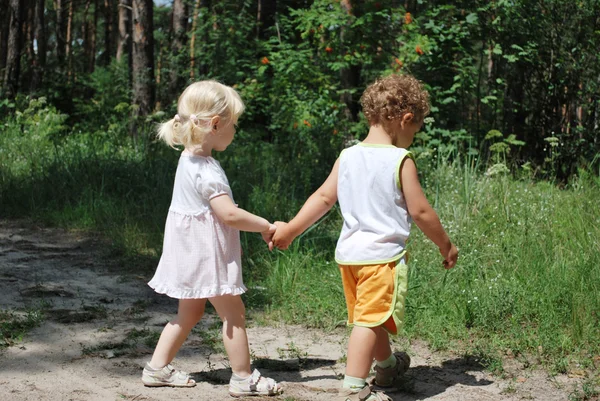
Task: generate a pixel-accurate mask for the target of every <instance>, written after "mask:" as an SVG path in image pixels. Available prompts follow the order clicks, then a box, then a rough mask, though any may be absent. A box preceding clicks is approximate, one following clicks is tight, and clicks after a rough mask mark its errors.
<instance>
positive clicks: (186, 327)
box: [150, 299, 206, 369]
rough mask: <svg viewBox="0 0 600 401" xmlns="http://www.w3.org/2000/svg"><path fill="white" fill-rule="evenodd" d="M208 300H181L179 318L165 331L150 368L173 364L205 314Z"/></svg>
mask: <svg viewBox="0 0 600 401" xmlns="http://www.w3.org/2000/svg"><path fill="white" fill-rule="evenodd" d="M205 305H206V299H180V300H179V307H178V310H177V316H176V317H175V319H173V320H171V321H170V322H169V323H167V325H166V326H165V328H164V329H163V332H162V334H161V335H160V339H159V340H158V344H156V349H155V350H154V354H153V355H152V360H151V361H150V367H151V368H153V369H160V368H162V367H164V366H166V365H167V364H169V363H171V361H172V360H173V358H175V354H177V351H179V348H181V345H182V344H183V342H184V341H185V339H186V338H187V336H188V335H189V334H190V331H191V330H192V328H193V327H194V326H195V325H196V323H198V322H199V321H200V319H201V318H202V315H203V314H204V306H205Z"/></svg>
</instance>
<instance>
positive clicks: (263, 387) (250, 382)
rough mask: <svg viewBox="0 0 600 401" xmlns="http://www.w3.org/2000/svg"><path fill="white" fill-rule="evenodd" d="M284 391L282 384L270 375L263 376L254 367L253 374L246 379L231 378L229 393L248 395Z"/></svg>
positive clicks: (272, 393)
mask: <svg viewBox="0 0 600 401" xmlns="http://www.w3.org/2000/svg"><path fill="white" fill-rule="evenodd" d="M282 392H283V389H282V387H281V384H279V383H277V382H276V381H275V380H273V379H271V378H270V377H263V376H261V374H260V372H259V371H258V370H256V369H254V372H252V375H251V376H250V377H248V378H247V379H245V380H239V381H238V380H233V378H232V379H231V380H229V395H231V396H232V397H247V396H254V395H267V396H268V395H278V394H281V393H282Z"/></svg>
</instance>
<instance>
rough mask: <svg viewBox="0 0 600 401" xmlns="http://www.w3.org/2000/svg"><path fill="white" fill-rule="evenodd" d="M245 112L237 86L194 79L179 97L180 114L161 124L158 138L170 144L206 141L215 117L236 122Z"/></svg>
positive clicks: (193, 144)
mask: <svg viewBox="0 0 600 401" xmlns="http://www.w3.org/2000/svg"><path fill="white" fill-rule="evenodd" d="M243 112H244V102H242V99H241V98H240V95H239V94H238V93H237V92H236V91H235V89H233V88H231V87H229V86H227V85H223V84H221V83H219V82H217V81H213V80H207V81H199V82H195V83H193V84H191V85H189V86H188V87H187V88H185V90H184V91H183V93H182V94H181V96H179V100H178V101H177V114H176V115H175V116H174V117H173V118H172V119H170V120H169V121H167V122H164V123H162V124H160V127H159V128H158V138H159V139H161V140H163V141H165V143H166V144H167V145H169V146H171V147H175V146H177V145H183V146H184V147H186V148H191V147H193V146H195V145H200V144H202V143H203V142H204V138H205V137H206V135H207V134H208V133H209V132H210V131H211V129H212V118H213V117H215V116H219V117H220V118H221V120H222V123H225V124H226V123H229V122H231V123H233V124H235V123H237V120H238V118H239V117H240V115H241V114H242V113H243Z"/></svg>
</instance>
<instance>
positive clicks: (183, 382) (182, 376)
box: [142, 363, 196, 387]
mask: <svg viewBox="0 0 600 401" xmlns="http://www.w3.org/2000/svg"><path fill="white" fill-rule="evenodd" d="M142 383H144V386H147V387H194V386H195V385H196V382H195V381H194V380H193V379H192V378H191V377H190V375H189V374H187V373H186V372H183V371H181V370H175V369H174V368H173V366H171V364H168V365H167V366H165V367H164V368H162V369H161V370H154V369H152V368H151V367H150V365H149V364H148V363H147V364H146V367H145V368H144V372H143V373H142Z"/></svg>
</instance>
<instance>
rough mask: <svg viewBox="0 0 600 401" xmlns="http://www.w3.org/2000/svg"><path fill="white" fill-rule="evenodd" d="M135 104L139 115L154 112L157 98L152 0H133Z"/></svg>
mask: <svg viewBox="0 0 600 401" xmlns="http://www.w3.org/2000/svg"><path fill="white" fill-rule="evenodd" d="M132 3H133V10H132V16H133V56H132V59H133V104H135V105H137V106H138V109H137V115H138V116H144V115H148V114H150V113H151V112H152V110H153V108H154V99H155V80H154V35H153V31H154V29H153V23H152V17H153V10H152V7H153V2H152V0H133V2H132ZM134 134H135V132H134Z"/></svg>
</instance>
